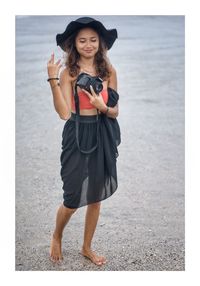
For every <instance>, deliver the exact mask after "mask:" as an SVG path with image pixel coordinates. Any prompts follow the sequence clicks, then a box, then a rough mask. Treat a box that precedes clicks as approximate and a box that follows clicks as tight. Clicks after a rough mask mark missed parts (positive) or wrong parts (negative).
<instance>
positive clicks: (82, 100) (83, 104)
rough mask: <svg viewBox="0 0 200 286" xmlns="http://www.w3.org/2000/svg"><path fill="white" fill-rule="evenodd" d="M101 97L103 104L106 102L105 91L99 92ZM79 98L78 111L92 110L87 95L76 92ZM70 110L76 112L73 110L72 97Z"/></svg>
mask: <svg viewBox="0 0 200 286" xmlns="http://www.w3.org/2000/svg"><path fill="white" fill-rule="evenodd" d="M101 95H102V97H103V100H104V102H105V104H106V103H107V102H108V91H107V89H103V90H102V91H101ZM78 96H79V109H80V110H81V109H94V108H95V106H94V105H92V104H91V103H90V99H89V97H88V96H87V94H85V93H84V91H79V92H78ZM72 110H74V111H76V108H75V101H74V95H72Z"/></svg>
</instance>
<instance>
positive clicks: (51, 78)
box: [47, 77, 59, 81]
mask: <svg viewBox="0 0 200 286" xmlns="http://www.w3.org/2000/svg"><path fill="white" fill-rule="evenodd" d="M53 79H56V80H59V78H58V77H50V78H48V79H47V81H50V80H53Z"/></svg>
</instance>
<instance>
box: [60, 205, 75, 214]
mask: <svg viewBox="0 0 200 286" xmlns="http://www.w3.org/2000/svg"><path fill="white" fill-rule="evenodd" d="M63 208H64V210H65V212H68V213H70V214H73V213H75V212H76V210H77V208H69V207H67V206H65V205H64V204H63Z"/></svg>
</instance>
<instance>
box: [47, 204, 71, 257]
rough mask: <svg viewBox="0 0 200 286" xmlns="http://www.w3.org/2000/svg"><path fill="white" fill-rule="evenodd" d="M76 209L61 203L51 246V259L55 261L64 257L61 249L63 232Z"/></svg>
mask: <svg viewBox="0 0 200 286" xmlns="http://www.w3.org/2000/svg"><path fill="white" fill-rule="evenodd" d="M75 211H76V209H70V208H67V207H65V206H64V205H61V206H60V207H59V209H58V211H57V216H56V227H55V230H54V233H53V236H52V240H51V247H50V257H51V260H52V261H54V262H57V261H59V260H62V259H63V257H62V250H61V241H62V233H63V230H64V227H65V226H66V224H67V223H68V221H69V220H70V218H71V216H72V214H73V213H74V212H75Z"/></svg>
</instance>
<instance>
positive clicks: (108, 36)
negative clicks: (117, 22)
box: [56, 17, 117, 51]
mask: <svg viewBox="0 0 200 286" xmlns="http://www.w3.org/2000/svg"><path fill="white" fill-rule="evenodd" d="M86 27H89V28H93V29H94V30H95V31H97V33H99V34H100V35H101V36H102V37H103V39H104V41H105V44H106V47H107V49H108V50H109V49H110V48H111V47H112V45H113V44H114V42H115V40H116V39H117V30H116V29H110V30H108V29H106V28H105V27H104V25H103V24H102V23H101V22H100V21H97V20H95V19H93V18H90V17H81V18H78V19H77V20H75V21H72V22H70V23H69V24H68V25H67V27H66V29H65V31H64V32H63V33H62V34H57V35H56V42H57V46H60V47H61V49H62V50H64V51H66V40H67V39H68V38H69V37H70V36H71V35H72V34H73V33H75V32H76V31H78V30H80V29H82V28H86Z"/></svg>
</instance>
